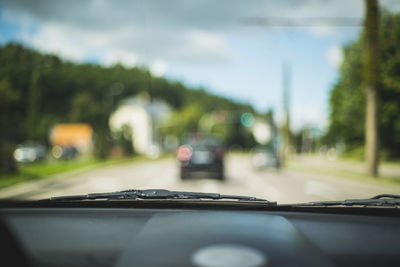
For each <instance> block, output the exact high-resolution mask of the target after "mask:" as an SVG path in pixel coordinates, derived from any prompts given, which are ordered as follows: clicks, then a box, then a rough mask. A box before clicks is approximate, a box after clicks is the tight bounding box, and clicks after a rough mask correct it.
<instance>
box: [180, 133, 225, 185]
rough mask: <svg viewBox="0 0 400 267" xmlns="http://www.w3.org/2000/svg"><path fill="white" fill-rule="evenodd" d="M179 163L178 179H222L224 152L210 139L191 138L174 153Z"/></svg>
mask: <svg viewBox="0 0 400 267" xmlns="http://www.w3.org/2000/svg"><path fill="white" fill-rule="evenodd" d="M176 156H177V159H178V160H179V163H180V178H181V179H186V178H191V177H200V178H215V179H219V180H223V179H224V156H225V150H224V147H223V146H222V144H221V143H220V142H218V141H217V140H216V139H214V138H212V137H204V136H202V137H200V138H191V139H190V140H189V141H188V142H187V143H185V144H184V145H181V146H180V147H179V148H178V149H177V151H176Z"/></svg>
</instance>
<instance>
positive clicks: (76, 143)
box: [50, 123, 93, 152]
mask: <svg viewBox="0 0 400 267" xmlns="http://www.w3.org/2000/svg"><path fill="white" fill-rule="evenodd" d="M92 139H93V129H92V127H91V126H90V125H89V124H86V123H60V124H57V125H55V126H54V127H53V129H52V130H51V132H50V143H51V144H52V145H53V146H55V145H59V146H63V147H66V146H73V147H75V148H77V149H78V150H79V151H80V152H85V151H87V150H88V149H89V148H90V147H91V145H92Z"/></svg>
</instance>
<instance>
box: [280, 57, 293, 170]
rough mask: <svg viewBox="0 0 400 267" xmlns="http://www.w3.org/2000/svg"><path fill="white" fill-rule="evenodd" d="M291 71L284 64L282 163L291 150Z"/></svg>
mask: <svg viewBox="0 0 400 267" xmlns="http://www.w3.org/2000/svg"><path fill="white" fill-rule="evenodd" d="M290 76H291V69H290V66H289V64H287V63H286V62H284V63H283V67H282V89H283V96H282V98H283V111H284V114H285V115H284V116H285V117H284V125H283V127H282V137H283V140H284V143H283V148H282V151H281V158H282V163H284V161H285V159H286V158H287V156H288V154H289V150H290V82H291V79H290Z"/></svg>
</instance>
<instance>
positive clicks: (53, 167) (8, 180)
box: [0, 156, 144, 188]
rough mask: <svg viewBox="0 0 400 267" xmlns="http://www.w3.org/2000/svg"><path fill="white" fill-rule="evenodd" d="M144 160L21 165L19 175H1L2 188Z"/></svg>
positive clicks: (133, 158) (72, 161) (0, 183)
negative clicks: (57, 175)
mask: <svg viewBox="0 0 400 267" xmlns="http://www.w3.org/2000/svg"><path fill="white" fill-rule="evenodd" d="M141 159H144V157H141V156H137V157H129V158H128V157H125V158H111V159H107V160H99V159H86V160H70V161H47V162H38V163H29V164H21V165H20V166H19V172H18V173H17V174H12V175H10V174H8V175H4V174H1V175H0V188H4V187H7V186H11V185H15V184H17V183H21V182H25V181H31V180H39V179H44V178H50V177H52V176H53V175H56V174H62V173H67V172H71V171H75V170H82V169H87V168H95V167H103V166H108V165H111V164H117V163H130V162H132V161H137V160H141Z"/></svg>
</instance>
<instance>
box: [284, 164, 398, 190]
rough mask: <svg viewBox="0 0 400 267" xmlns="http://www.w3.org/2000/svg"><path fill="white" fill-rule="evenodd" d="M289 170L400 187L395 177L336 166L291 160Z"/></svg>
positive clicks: (288, 165)
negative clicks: (375, 175)
mask: <svg viewBox="0 0 400 267" xmlns="http://www.w3.org/2000/svg"><path fill="white" fill-rule="evenodd" d="M343 161H344V162H349V161H352V160H349V159H347V160H343ZM385 165H386V166H399V163H393V162H391V163H385ZM287 169H288V170H291V171H296V172H302V173H310V174H316V175H323V176H329V177H334V178H340V179H351V180H355V181H359V182H366V183H372V184H374V183H375V184H382V183H383V184H389V185H393V186H400V178H395V177H393V176H385V175H381V176H379V177H378V178H376V177H373V176H369V175H367V174H365V173H363V172H362V171H358V170H351V169H346V168H336V167H335V166H326V165H323V166H321V165H318V164H315V165H313V164H309V163H304V162H302V161H296V160H291V161H289V162H288V163H287Z"/></svg>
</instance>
